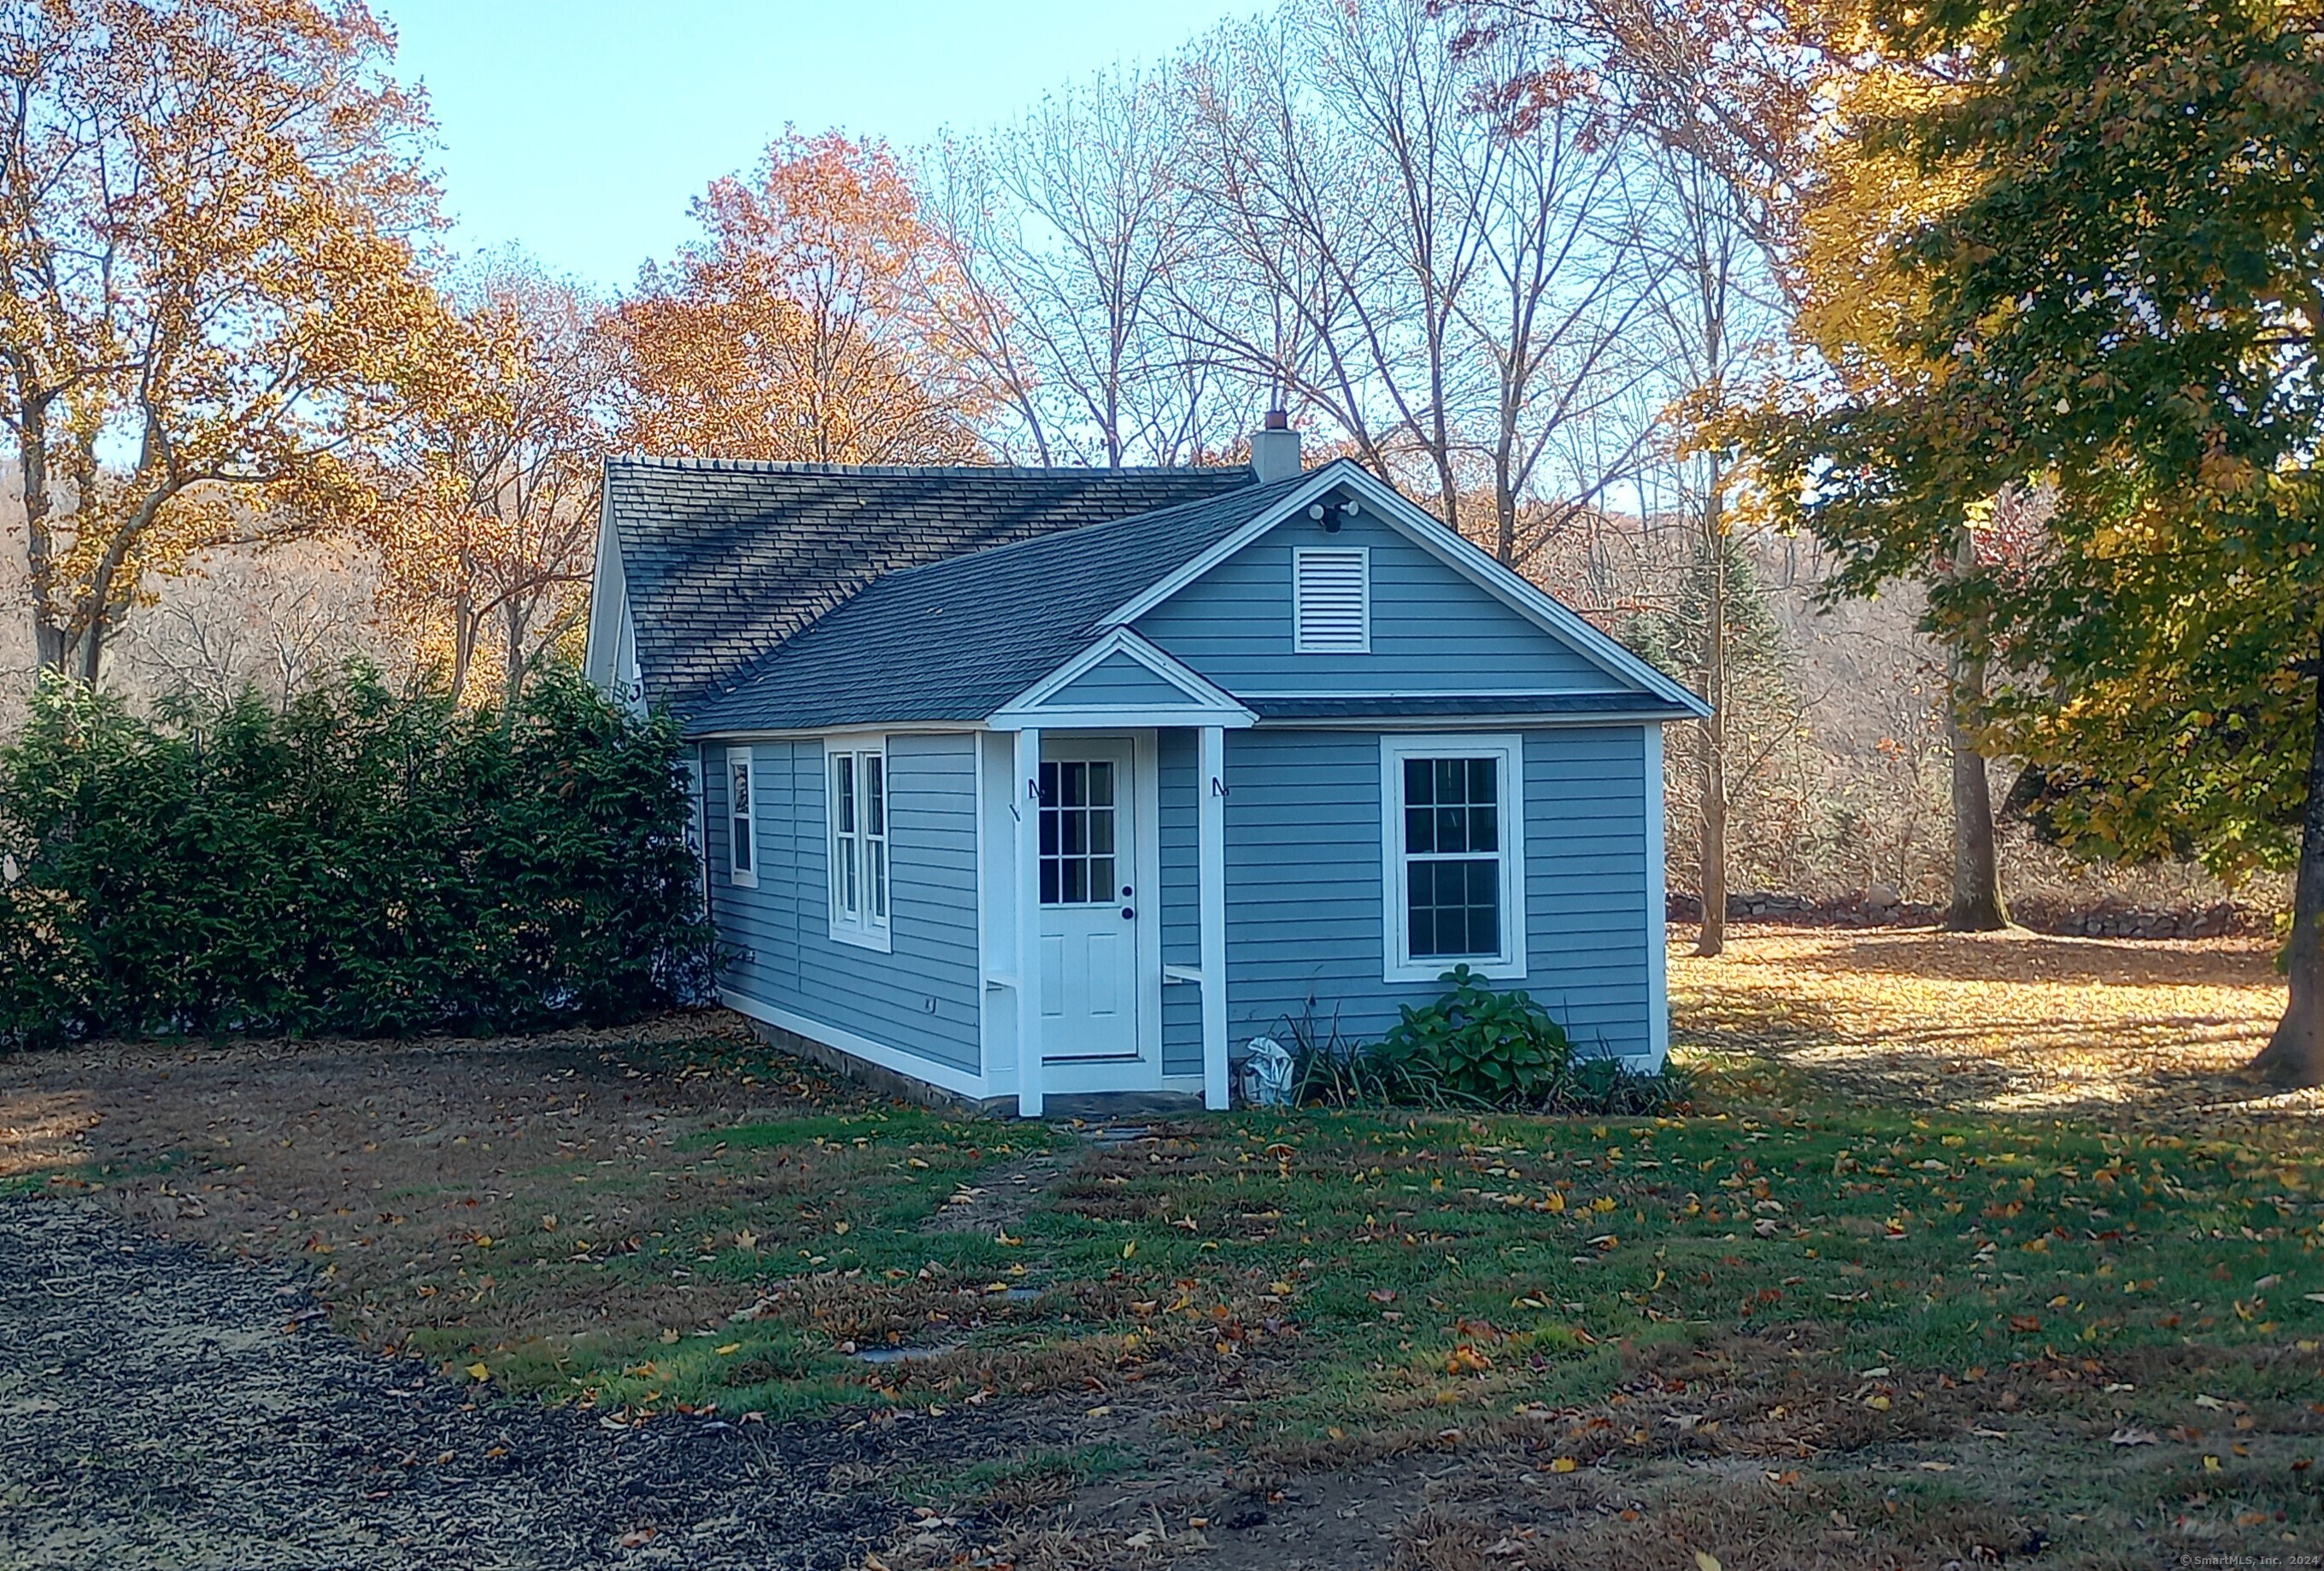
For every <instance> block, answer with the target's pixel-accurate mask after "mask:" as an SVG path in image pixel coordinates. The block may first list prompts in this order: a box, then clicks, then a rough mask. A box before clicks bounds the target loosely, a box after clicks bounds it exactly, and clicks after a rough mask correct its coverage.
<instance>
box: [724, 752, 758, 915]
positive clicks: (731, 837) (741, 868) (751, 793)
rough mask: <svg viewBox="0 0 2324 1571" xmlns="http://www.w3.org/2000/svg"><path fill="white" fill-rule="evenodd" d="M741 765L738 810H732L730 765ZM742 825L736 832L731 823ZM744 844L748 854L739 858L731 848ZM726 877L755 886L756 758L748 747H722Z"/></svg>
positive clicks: (749, 887) (756, 824) (756, 856)
mask: <svg viewBox="0 0 2324 1571" xmlns="http://www.w3.org/2000/svg"><path fill="white" fill-rule="evenodd" d="M737 764H740V765H741V766H742V799H743V805H742V811H741V812H740V813H737V812H736V811H735V810H734V804H735V791H734V766H735V765H737ZM738 824H740V825H742V826H743V827H742V833H740V834H737V833H736V832H735V826H736V825H738ZM737 846H748V847H749V848H750V850H749V855H748V856H747V857H746V858H745V859H743V860H742V861H737V860H736V859H735V857H734V848H735V847H737ZM726 878H727V881H728V882H729V883H732V884H737V885H740V886H741V887H743V888H745V889H755V888H757V887H759V759H758V755H757V753H756V752H755V751H753V750H752V749H751V748H749V747H747V746H746V747H739V748H728V749H726Z"/></svg>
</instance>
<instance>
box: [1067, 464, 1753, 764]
mask: <svg viewBox="0 0 2324 1571" xmlns="http://www.w3.org/2000/svg"><path fill="white" fill-rule="evenodd" d="M1343 486H1344V487H1345V488H1347V489H1348V490H1350V491H1352V492H1355V493H1356V494H1357V495H1358V496H1359V497H1360V498H1361V499H1362V501H1363V506H1364V510H1365V511H1367V512H1369V513H1370V514H1371V515H1372V516H1374V517H1375V518H1378V519H1380V520H1381V521H1382V522H1384V523H1386V524H1388V525H1389V526H1391V527H1392V528H1396V529H1397V531H1398V532H1400V533H1401V534H1403V535H1404V536H1405V537H1406V538H1408V539H1410V540H1411V541H1412V542H1413V543H1414V544H1415V545H1416V546H1418V547H1421V548H1422V549H1423V550H1425V551H1427V552H1428V553H1429V554H1430V555H1432V556H1434V557H1436V558H1437V560H1439V561H1441V562H1443V564H1444V565H1446V566H1448V567H1451V568H1452V569H1453V570H1454V571H1456V572H1458V573H1460V574H1462V575H1464V576H1465V577H1467V578H1469V579H1470V580H1471V581H1472V582H1473V583H1476V584H1477V585H1478V586H1479V587H1480V588H1482V589H1484V590H1485V591H1486V592H1487V593H1489V594H1492V595H1493V596H1495V597H1496V598H1497V599H1499V600H1500V601H1501V602H1503V603H1505V604H1506V605H1508V607H1509V608H1510V609H1511V610H1513V611H1517V612H1518V613H1519V614H1521V615H1523V616H1525V617H1526V618H1527V619H1528V620H1531V621H1532V622H1533V623H1534V624H1535V626H1537V627H1539V628H1541V629H1543V630H1544V631H1545V632H1547V633H1549V634H1551V635H1552V636H1554V637H1555V638H1558V639H1563V641H1564V642H1566V643H1567V644H1569V645H1571V646H1572V648H1573V650H1574V652H1575V653H1577V654H1579V655H1581V656H1582V657H1583V658H1584V659H1586V660H1588V661H1589V662H1590V663H1591V665H1593V666H1597V667H1598V668H1599V669H1600V670H1601V671H1604V672H1605V673H1606V674H1607V675H1609V676H1612V677H1614V678H1615V679H1616V680H1618V681H1619V682H1623V683H1626V684H1629V685H1631V686H1635V687H1639V688H1643V689H1645V690H1646V692H1648V693H1651V694H1655V696H1656V697H1658V698H1662V699H1665V700H1667V701H1669V702H1670V703H1676V704H1679V705H1681V706H1682V707H1683V708H1684V709H1685V710H1686V712H1688V713H1689V714H1692V715H1693V716H1695V717H1696V718H1698V719H1700V718H1702V717H1704V716H1707V715H1709V714H1710V713H1711V706H1710V705H1709V704H1707V703H1703V701H1702V700H1701V699H1700V698H1698V697H1696V696H1695V694H1693V693H1692V691H1690V690H1689V689H1688V688H1687V687H1686V686H1685V685H1684V684H1682V683H1678V682H1674V681H1672V680H1671V679H1670V678H1669V677H1668V676H1665V675H1663V673H1662V672H1660V671H1658V670H1656V669H1655V667H1654V666H1650V665H1648V664H1647V663H1646V661H1644V660H1641V659H1639V658H1638V657H1637V656H1636V655H1633V654H1632V653H1630V651H1629V650H1628V649H1626V648H1623V647H1622V646H1621V645H1620V644H1619V643H1618V642H1617V641H1616V640H1614V639H1609V638H1608V637H1607V636H1606V635H1605V634H1604V633H1601V632H1600V631H1599V630H1598V629H1596V628H1593V627H1591V625H1590V624H1589V623H1588V622H1587V621H1585V620H1582V617H1580V616H1579V615H1577V614H1575V613H1574V612H1573V611H1570V610H1568V609H1567V608H1566V607H1565V606H1563V605H1562V604H1560V603H1559V602H1557V601H1556V600H1554V599H1553V598H1552V597H1551V596H1549V595H1546V594H1544V593H1542V592H1541V591H1540V590H1538V589H1536V588H1535V587H1534V586H1533V585H1532V584H1531V583H1527V582H1526V580H1525V579H1524V578H1523V577H1521V576H1520V575H1518V574H1516V573H1512V572H1511V571H1509V569H1508V568H1507V567H1504V566H1502V565H1500V564H1499V562H1497V561H1495V560H1494V559H1493V558H1492V557H1491V556H1488V555H1487V554H1486V553H1485V552H1483V551H1482V550H1480V549H1479V548H1478V547H1476V546H1474V545H1472V544H1471V542H1469V541H1468V540H1465V539H1463V538H1462V537H1461V536H1459V535H1457V534H1455V533H1454V532H1453V531H1452V530H1451V529H1448V528H1445V527H1444V526H1443V524H1441V523H1439V522H1437V521H1436V519H1434V517H1432V516H1431V515H1430V514H1429V513H1428V512H1427V511H1426V510H1425V509H1422V508H1420V507H1418V506H1416V504H1414V503H1413V502H1411V501H1407V500H1406V498H1405V496H1404V495H1403V493H1402V492H1398V491H1397V489H1396V488H1395V487H1394V486H1392V485H1389V484H1388V483H1387V482H1384V481H1382V480H1381V479H1379V476H1377V475H1375V474H1373V473H1371V472H1370V471H1369V470H1367V469H1365V468H1364V467H1363V466H1362V465H1360V464H1357V463H1356V462H1355V461H1354V460H1353V459H1349V458H1335V459H1333V461H1332V462H1331V463H1329V464H1325V465H1323V467H1322V468H1321V469H1317V470H1314V471H1311V472H1310V473H1309V474H1308V477H1307V483H1306V484H1305V485H1302V486H1299V487H1297V488H1296V490H1294V491H1293V492H1290V493H1289V494H1288V495H1287V496H1286V497H1284V498H1283V500H1282V501H1278V502H1277V503H1276V505H1274V506H1273V507H1270V508H1268V510H1266V511H1265V512H1263V513H1261V514H1259V516H1258V517H1257V518H1255V519H1252V520H1251V521H1250V522H1249V523H1247V524H1245V525H1244V526H1243V527H1242V528H1239V529H1237V530H1236V531H1235V532H1234V533H1232V534H1231V535H1229V536H1228V537H1226V538H1224V539H1222V540H1221V541H1219V542H1218V543H1217V544H1216V545H1214V546H1213V547H1211V548H1210V549H1209V550H1207V551H1204V552H1203V553H1202V554H1201V555H1200V556H1195V557H1194V559H1193V560H1191V561H1189V562H1187V563H1185V565H1183V566H1181V567H1179V568H1178V570H1177V571H1176V572H1175V573H1172V574H1169V575H1168V576H1167V577H1165V578H1163V579H1162V580H1161V581H1160V582H1158V583H1155V584H1153V585H1152V586H1150V587H1149V588H1148V589H1147V590H1145V591H1144V592H1143V593H1139V594H1138V595H1137V596H1135V597H1134V598H1132V599H1130V600H1128V601H1125V602H1122V603H1121V604H1120V605H1118V606H1116V607H1115V608H1114V609H1113V610H1112V611H1111V612H1109V613H1108V614H1107V616H1106V618H1105V620H1106V621H1107V623H1109V624H1120V625H1126V624H1128V623H1130V622H1134V621H1136V620H1138V619H1139V617H1142V616H1144V615H1145V614H1146V613H1147V612H1148V611H1151V610H1153V609H1154V608H1155V607H1156V606H1157V605H1159V604H1161V603H1162V602H1164V601H1166V600H1168V599H1169V598H1170V597H1171V596H1172V595H1174V594H1176V593H1178V592H1179V591H1180V590H1182V589H1184V588H1185V587H1186V585H1188V584H1190V583H1194V581H1195V580H1196V579H1198V578H1200V577H1202V576H1203V574H1206V573H1208V572H1209V571H1210V570H1211V569H1212V568H1213V567H1216V566H1217V565H1219V564H1220V563H1222V562H1224V561H1226V560H1227V559H1228V558H1229V557H1231V556H1234V555H1235V554H1236V553H1237V552H1240V550H1242V549H1243V548H1244V547H1247V546H1249V545H1250V543H1251V542H1253V541H1254V540H1257V539H1259V537H1262V536H1264V535H1266V534H1268V532H1269V531H1271V530H1273V529H1274V528H1276V527H1277V525H1278V524H1281V523H1283V522H1284V521H1285V520H1286V519H1290V518H1293V517H1295V516H1296V515H1297V514H1299V513H1302V512H1304V511H1305V510H1306V509H1307V507H1308V506H1309V504H1310V503H1311V502H1313V501H1314V500H1315V499H1316V498H1318V497H1320V496H1322V495H1323V494H1324V493H1326V492H1331V491H1333V490H1336V489H1339V488H1341V487H1343ZM1396 696H1399V697H1400V696H1403V695H1402V694H1397V695H1396Z"/></svg>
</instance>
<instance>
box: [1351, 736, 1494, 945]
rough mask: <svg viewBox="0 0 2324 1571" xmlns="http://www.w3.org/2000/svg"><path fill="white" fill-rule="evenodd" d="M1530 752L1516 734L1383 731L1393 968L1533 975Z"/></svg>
mask: <svg viewBox="0 0 2324 1571" xmlns="http://www.w3.org/2000/svg"><path fill="white" fill-rule="evenodd" d="M1523 757H1524V753H1523V743H1522V741H1521V740H1520V739H1518V738H1517V737H1514V736H1463V735H1458V734H1455V735H1451V736H1408V737H1406V736H1389V737H1384V738H1382V739H1381V741H1380V803H1381V807H1382V812H1381V814H1380V843H1381V850H1382V867H1381V873H1382V884H1383V887H1384V890H1385V892H1386V895H1387V904H1388V909H1387V910H1386V911H1385V912H1384V913H1383V914H1382V915H1383V917H1384V921H1383V923H1382V926H1383V929H1384V936H1385V939H1386V945H1385V947H1386V951H1387V952H1386V954H1385V955H1384V956H1383V962H1384V975H1385V976H1386V978H1387V979H1388V980H1389V981H1391V982H1422V981H1434V980H1435V979H1436V978H1438V977H1440V976H1442V975H1443V973H1445V972H1446V971H1449V970H1451V969H1453V968H1454V967H1455V966H1461V965H1466V966H1468V967H1470V968H1471V969H1474V970H1477V971H1479V972H1481V973H1482V974H1484V975H1486V976H1489V977H1522V976H1524V975H1525V970H1526V939H1525V801H1524V793H1523V785H1522V777H1521V776H1522V772H1521V768H1520V763H1521V760H1522V758H1523Z"/></svg>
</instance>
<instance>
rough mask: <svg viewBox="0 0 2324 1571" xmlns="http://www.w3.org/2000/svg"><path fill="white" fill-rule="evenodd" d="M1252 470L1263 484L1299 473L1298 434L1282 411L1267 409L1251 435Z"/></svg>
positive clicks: (1289, 418) (1287, 478) (1288, 417)
mask: <svg viewBox="0 0 2324 1571" xmlns="http://www.w3.org/2000/svg"><path fill="white" fill-rule="evenodd" d="M1250 470H1251V473H1253V474H1256V475H1258V476H1259V483H1260V484H1261V485H1265V484H1266V483H1267V482H1269V481H1271V480H1289V479H1290V478H1291V477H1292V476H1294V475H1296V474H1297V473H1299V433H1298V432H1296V431H1295V430H1293V429H1292V428H1291V417H1290V416H1289V415H1287V414H1286V413H1284V411H1283V410H1281V409H1269V410H1268V411H1267V419H1266V421H1265V422H1264V423H1263V424H1262V425H1261V426H1260V427H1259V429H1258V430H1256V431H1253V432H1252V433H1251V434H1250Z"/></svg>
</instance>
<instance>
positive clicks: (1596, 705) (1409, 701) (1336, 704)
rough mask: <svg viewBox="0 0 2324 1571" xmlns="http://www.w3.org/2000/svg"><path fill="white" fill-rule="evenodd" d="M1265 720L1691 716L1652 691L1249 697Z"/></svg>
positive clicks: (1254, 710)
mask: <svg viewBox="0 0 2324 1571" xmlns="http://www.w3.org/2000/svg"><path fill="white" fill-rule="evenodd" d="M1242 702H1243V703H1244V704H1245V706H1247V707H1248V708H1249V709H1250V712H1252V713H1253V714H1256V715H1258V716H1259V719H1261V720H1384V719H1388V718H1390V717H1395V718H1397V719H1407V718H1411V717H1415V716H1420V717H1426V716H1431V715H1440V714H1441V715H1465V714H1558V715H1589V714H1624V715H1630V714H1667V715H1668V716H1670V717H1671V718H1672V719H1673V720H1684V719H1687V718H1688V717H1689V716H1690V714H1691V713H1692V712H1691V711H1690V710H1688V709H1687V708H1686V706H1685V705H1683V704H1679V703H1672V702H1671V701H1670V700H1668V699H1666V698H1662V697H1658V696H1656V695H1655V694H1651V693H1633V692H1628V691H1624V692H1618V693H1488V694H1463V693H1422V694H1401V695H1397V696H1395V697H1379V696H1372V697H1362V696H1358V697H1350V698H1338V697H1334V698H1246V699H1244V700H1243V701H1242Z"/></svg>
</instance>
